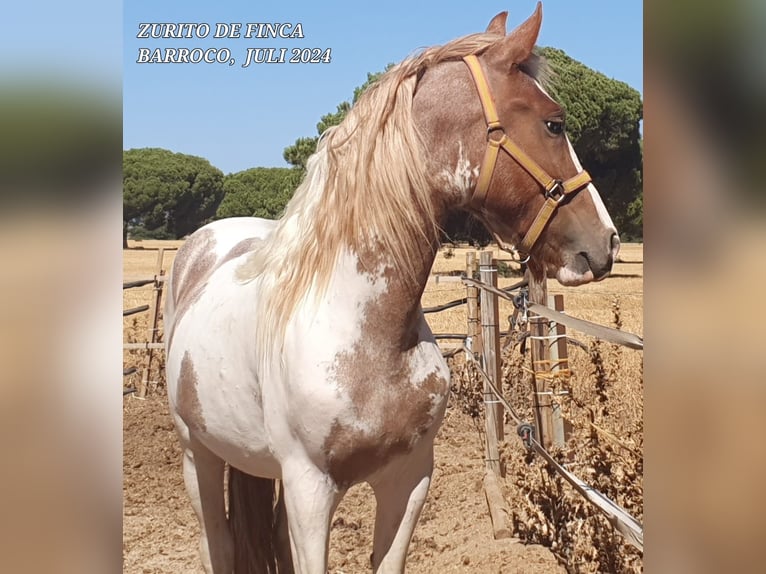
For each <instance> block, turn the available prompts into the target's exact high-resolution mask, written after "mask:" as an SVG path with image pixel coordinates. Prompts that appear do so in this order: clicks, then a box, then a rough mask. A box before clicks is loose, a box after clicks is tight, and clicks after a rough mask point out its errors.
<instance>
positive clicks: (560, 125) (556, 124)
mask: <svg viewBox="0 0 766 574" xmlns="http://www.w3.org/2000/svg"><path fill="white" fill-rule="evenodd" d="M545 127H546V128H548V131H549V132H551V133H552V134H554V135H559V134H561V133H562V132H563V131H564V122H562V121H561V120H548V121H546V122H545Z"/></svg>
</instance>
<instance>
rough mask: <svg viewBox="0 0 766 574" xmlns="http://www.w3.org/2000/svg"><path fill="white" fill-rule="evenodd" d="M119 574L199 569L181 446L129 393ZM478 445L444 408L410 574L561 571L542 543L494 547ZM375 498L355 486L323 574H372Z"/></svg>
mask: <svg viewBox="0 0 766 574" xmlns="http://www.w3.org/2000/svg"><path fill="white" fill-rule="evenodd" d="M123 417H124V419H123V429H124V430H123V432H124V451H123V456H124V462H123V471H124V482H123V496H124V521H123V560H124V562H123V572H126V573H136V574H137V573H143V574H150V573H160V572H163V573H164V572H167V573H171V572H172V573H185V572H202V568H201V565H200V562H199V557H198V552H197V545H198V535H199V529H198V526H197V520H196V518H195V516H194V513H193V511H192V509H191V505H190V504H189V501H188V499H187V498H186V491H185V490H184V486H183V478H182V476H181V449H180V447H179V445H178V440H177V438H176V435H175V429H174V428H173V423H172V422H171V420H170V416H169V414H168V408H167V404H166V400H165V397H164V396H162V395H161V394H159V393H156V394H154V395H153V396H150V397H149V398H148V399H146V400H140V399H137V398H132V396H130V395H129V396H128V397H126V398H125V404H124V409H123ZM482 448H483V447H482V444H481V439H480V436H479V433H478V430H477V428H476V426H475V423H474V422H473V420H472V419H471V417H469V416H468V415H465V414H463V413H461V412H459V411H458V410H457V409H455V408H449V409H448V410H447V415H446V418H445V421H444V425H443V426H442V428H441V430H440V432H439V436H438V437H437V440H436V468H435V470H434V478H433V483H432V486H431V490H430V493H429V497H428V501H427V502H426V505H425V507H424V509H423V513H422V515H421V517H420V521H419V523H418V527H417V529H416V530H415V534H414V536H413V540H412V543H411V544H410V552H409V558H408V561H407V571H408V572H410V573H414V574H419V573H420V574H422V573H430V572H440V573H447V572H465V573H477V574H478V573H482V574H484V573H488V572H492V573H506V572H507V573H510V572H514V573H520V574H524V573H526V574H544V573H546V574H547V573H552V572H562V573H563V572H565V570H564V569H563V568H562V567H560V566H558V564H557V562H556V559H555V557H554V556H553V555H552V554H551V553H550V552H549V551H548V550H547V549H545V548H543V547H541V546H524V545H523V544H520V543H519V542H518V541H517V540H514V539H510V540H494V539H493V537H492V529H491V523H490V520H489V515H488V513H487V503H486V500H485V498H484V490H483V486H482V478H483V461H482V458H481V453H482ZM374 508H375V507H374V500H373V496H372V491H371V490H370V489H369V488H368V487H367V486H366V485H364V486H362V485H360V486H356V487H354V488H353V489H351V490H350V491H349V493H348V494H347V495H346V497H345V498H344V500H343V502H342V503H341V506H340V507H339V508H338V511H337V512H336V514H335V518H334V520H333V529H332V534H331V540H330V563H329V570H328V571H329V572H330V573H332V574H354V573H357V572H369V571H370V567H369V556H370V553H371V552H372V525H373V522H374V519H375V515H374Z"/></svg>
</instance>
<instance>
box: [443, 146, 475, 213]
mask: <svg viewBox="0 0 766 574" xmlns="http://www.w3.org/2000/svg"><path fill="white" fill-rule="evenodd" d="M457 144H458V154H457V162H456V164H455V169H454V171H450V170H449V169H444V170H442V172H441V175H442V177H443V178H444V180H445V181H446V182H447V186H448V188H449V190H450V191H453V192H455V193H457V194H458V195H460V196H461V197H462V198H464V199H467V198H468V197H469V196H470V193H471V190H472V189H473V188H474V186H475V185H476V180H477V179H478V178H479V166H473V167H472V166H471V162H470V161H468V158H467V157H466V156H465V152H464V151H463V142H461V141H459V142H457Z"/></svg>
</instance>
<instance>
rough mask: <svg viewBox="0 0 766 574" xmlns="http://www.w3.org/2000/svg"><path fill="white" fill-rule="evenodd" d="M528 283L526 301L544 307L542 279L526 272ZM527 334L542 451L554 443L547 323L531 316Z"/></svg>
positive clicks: (545, 320) (542, 318)
mask: <svg viewBox="0 0 766 574" xmlns="http://www.w3.org/2000/svg"><path fill="white" fill-rule="evenodd" d="M527 278H528V279H529V300H530V301H531V302H532V303H538V304H540V305H547V303H548V288H547V285H546V281H545V277H543V278H542V279H539V280H538V279H536V278H535V277H534V275H533V274H532V273H529V272H528V271H527ZM529 330H530V334H531V336H532V338H531V343H532V344H531V346H530V347H531V350H532V370H533V372H534V375H533V390H534V395H533V404H534V411H535V425H536V426H537V436H538V441H539V442H540V444H541V445H543V447H545V448H549V447H550V446H551V443H552V439H553V409H552V401H551V387H550V385H549V384H548V376H549V374H550V354H549V352H548V341H549V339H548V335H549V326H548V321H547V319H545V318H544V317H540V316H537V315H532V316H531V317H530V319H529Z"/></svg>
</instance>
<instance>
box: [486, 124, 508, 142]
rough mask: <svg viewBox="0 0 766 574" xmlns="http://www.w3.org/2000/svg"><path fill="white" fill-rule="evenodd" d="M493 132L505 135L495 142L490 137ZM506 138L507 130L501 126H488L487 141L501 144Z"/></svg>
mask: <svg viewBox="0 0 766 574" xmlns="http://www.w3.org/2000/svg"><path fill="white" fill-rule="evenodd" d="M492 132H500V133H501V134H503V136H502V137H501V138H500V139H499V140H493V139H492V138H491V137H489V136H490V134H491V133H492ZM504 137H506V134H505V128H504V127H503V126H501V125H491V124H490V125H487V141H494V142H495V143H500V142H502V141H503V138H504Z"/></svg>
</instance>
